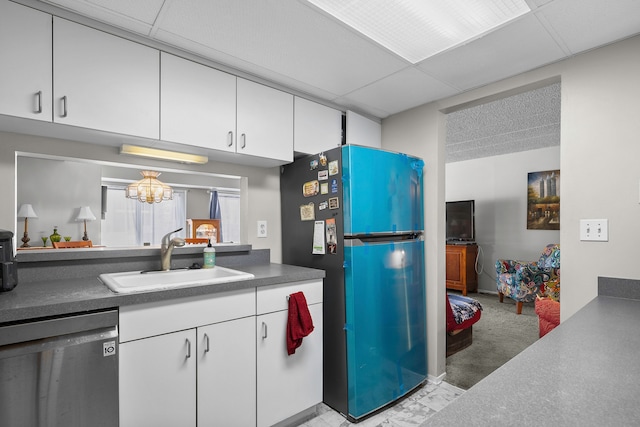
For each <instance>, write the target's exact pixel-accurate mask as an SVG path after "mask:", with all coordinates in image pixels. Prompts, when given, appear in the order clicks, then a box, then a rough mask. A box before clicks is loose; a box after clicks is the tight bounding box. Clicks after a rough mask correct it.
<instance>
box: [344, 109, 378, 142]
mask: <svg viewBox="0 0 640 427" xmlns="http://www.w3.org/2000/svg"><path fill="white" fill-rule="evenodd" d="M346 127H347V135H346V142H347V144H353V145H363V146H365V147H373V148H382V125H381V124H380V123H377V122H374V121H373V120H371V119H368V118H366V117H364V116H361V115H360V114H357V113H354V112H353V111H347V126H346Z"/></svg>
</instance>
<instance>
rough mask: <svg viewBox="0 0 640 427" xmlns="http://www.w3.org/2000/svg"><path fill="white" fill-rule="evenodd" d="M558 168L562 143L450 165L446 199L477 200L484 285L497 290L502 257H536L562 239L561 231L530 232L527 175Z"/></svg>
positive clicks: (481, 278)
mask: <svg viewBox="0 0 640 427" xmlns="http://www.w3.org/2000/svg"><path fill="white" fill-rule="evenodd" d="M557 169H560V147H550V148H543V149H539V150H531V151H525V152H520V153H510V154H503V155H500V156H494V157H484V158H481V159H474V160H467V161H463V162H455V163H447V165H446V175H445V179H446V184H445V186H446V191H445V199H446V201H456V200H475V208H476V217H475V220H476V242H477V243H478V246H479V248H480V250H479V251H478V252H479V259H478V271H481V272H482V274H479V275H478V279H479V284H478V287H479V289H482V290H485V291H489V292H496V274H495V273H496V272H495V267H494V264H495V261H496V260H497V259H499V258H506V259H519V260H528V261H536V260H537V259H538V258H540V253H541V251H542V249H543V248H544V247H545V246H546V245H547V244H549V243H558V242H559V241H560V232H559V231H557V230H527V175H528V173H529V172H539V171H547V170H557ZM560 189H562V171H560ZM562 202H563V201H562V200H560V209H562V206H563V203H562ZM561 216H562V214H561Z"/></svg>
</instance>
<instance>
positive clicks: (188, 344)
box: [185, 338, 191, 359]
mask: <svg viewBox="0 0 640 427" xmlns="http://www.w3.org/2000/svg"><path fill="white" fill-rule="evenodd" d="M185 341H186V342H187V359H190V358H191V341H189V338H187V339H186V340H185Z"/></svg>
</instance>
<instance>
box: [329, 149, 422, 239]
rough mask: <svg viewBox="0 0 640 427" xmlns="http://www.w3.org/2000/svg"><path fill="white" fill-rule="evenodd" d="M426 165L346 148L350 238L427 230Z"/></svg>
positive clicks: (346, 220)
mask: <svg viewBox="0 0 640 427" xmlns="http://www.w3.org/2000/svg"><path fill="white" fill-rule="evenodd" d="M423 167H424V162H423V161H422V160H421V159H419V158H417V157H411V156H408V155H406V154H399V153H393V152H389V151H382V150H376V149H372V148H367V147H359V146H353V145H347V146H344V147H342V181H343V205H344V206H343V212H344V233H345V235H346V236H355V235H376V234H388V233H412V232H421V231H422V230H424V215H423V195H422V170H423Z"/></svg>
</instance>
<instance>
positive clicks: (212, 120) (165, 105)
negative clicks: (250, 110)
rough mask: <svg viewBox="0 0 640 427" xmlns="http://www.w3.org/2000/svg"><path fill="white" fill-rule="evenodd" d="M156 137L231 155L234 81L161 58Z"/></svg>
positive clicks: (207, 69) (203, 68) (175, 59)
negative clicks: (226, 152) (158, 116)
mask: <svg viewBox="0 0 640 427" xmlns="http://www.w3.org/2000/svg"><path fill="white" fill-rule="evenodd" d="M161 70H162V72H161V73H160V74H161V78H160V81H161V88H160V90H161V95H162V97H161V107H160V108H161V110H160V137H161V138H162V139H163V140H165V141H173V142H179V143H182V144H189V145H195V146H198V147H205V148H213V149H215V150H222V151H230V152H235V137H234V136H235V131H236V77H235V76H233V75H231V74H227V73H223V72H221V71H218V70H215V69H213V68H210V67H206V66H204V65H200V64H196V63H195V62H192V61H188V60H186V59H182V58H178V57H177V56H173V55H170V54H167V53H164V52H162V54H161Z"/></svg>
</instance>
